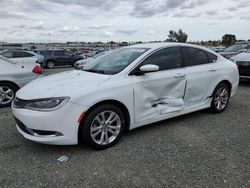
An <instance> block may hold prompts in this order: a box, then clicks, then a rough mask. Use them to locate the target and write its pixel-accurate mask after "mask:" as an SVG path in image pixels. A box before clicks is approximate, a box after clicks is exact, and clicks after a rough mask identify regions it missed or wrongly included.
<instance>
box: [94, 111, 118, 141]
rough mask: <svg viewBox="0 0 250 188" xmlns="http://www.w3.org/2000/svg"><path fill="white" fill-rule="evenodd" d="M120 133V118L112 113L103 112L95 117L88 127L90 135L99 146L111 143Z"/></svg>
mask: <svg viewBox="0 0 250 188" xmlns="http://www.w3.org/2000/svg"><path fill="white" fill-rule="evenodd" d="M120 131H121V118H120V117H119V115H118V114H117V113H116V112H114V111H103V112H101V113H99V114H97V115H96V116H95V118H94V119H93V121H92V123H91V126H90V135H91V138H92V139H93V141H94V142H95V143H96V144H99V145H108V144H110V143H112V142H113V141H114V140H115V139H116V138H117V137H118V135H119V133H120Z"/></svg>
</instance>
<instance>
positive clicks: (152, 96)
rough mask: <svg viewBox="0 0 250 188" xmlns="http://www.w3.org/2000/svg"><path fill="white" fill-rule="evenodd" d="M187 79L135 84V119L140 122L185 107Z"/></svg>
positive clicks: (168, 79) (169, 79)
mask: <svg viewBox="0 0 250 188" xmlns="http://www.w3.org/2000/svg"><path fill="white" fill-rule="evenodd" d="M185 82H186V81H185V79H176V78H167V79H161V80H158V79H157V80H153V81H142V82H140V83H136V84H135V85H134V92H135V113H136V116H135V121H136V122H140V121H143V120H147V119H150V118H154V117H156V116H159V115H162V114H166V113H170V112H174V111H179V110H182V109H183V108H184V101H183V96H184V90H185V84H186V83H185Z"/></svg>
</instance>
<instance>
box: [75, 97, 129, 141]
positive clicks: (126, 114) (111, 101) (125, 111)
mask: <svg viewBox="0 0 250 188" xmlns="http://www.w3.org/2000/svg"><path fill="white" fill-rule="evenodd" d="M104 104H113V105H115V106H117V107H118V108H120V109H121V111H122V113H123V115H124V118H125V130H129V128H130V124H131V121H130V120H131V119H130V117H131V116H130V113H129V110H128V108H127V107H126V105H125V104H123V103H122V102H120V101H118V100H114V99H106V100H103V101H100V102H97V103H95V104H94V105H92V106H91V107H90V108H89V109H88V110H87V111H86V112H85V114H84V117H86V116H87V115H88V113H90V112H91V111H92V110H93V109H94V108H96V107H97V106H100V105H104ZM84 117H83V118H82V120H81V122H80V124H79V128H78V143H80V142H79V141H81V140H82V138H81V130H82V127H83V122H84V119H85V118H84Z"/></svg>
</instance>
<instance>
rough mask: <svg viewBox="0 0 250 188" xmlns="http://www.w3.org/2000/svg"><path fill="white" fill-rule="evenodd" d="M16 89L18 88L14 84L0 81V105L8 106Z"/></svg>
mask: <svg viewBox="0 0 250 188" xmlns="http://www.w3.org/2000/svg"><path fill="white" fill-rule="evenodd" d="M17 90H18V88H17V86H15V85H14V84H11V83H8V82H2V83H0V107H6V106H10V105H11V102H12V100H13V99H14V97H15V94H16V91H17Z"/></svg>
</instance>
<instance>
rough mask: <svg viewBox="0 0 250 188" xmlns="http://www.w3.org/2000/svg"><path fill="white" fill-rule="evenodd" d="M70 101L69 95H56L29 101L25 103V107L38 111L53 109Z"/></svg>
mask: <svg viewBox="0 0 250 188" xmlns="http://www.w3.org/2000/svg"><path fill="white" fill-rule="evenodd" d="M68 101H69V97H55V98H47V99H37V100H33V101H29V102H27V103H26V104H25V105H24V108H27V109H30V110H36V111H44V112H48V111H53V110H57V109H59V108H61V107H62V106H63V105H65V104H66V103H67V102H68Z"/></svg>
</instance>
